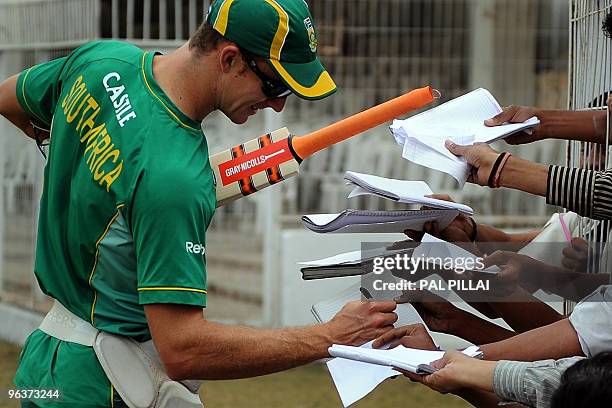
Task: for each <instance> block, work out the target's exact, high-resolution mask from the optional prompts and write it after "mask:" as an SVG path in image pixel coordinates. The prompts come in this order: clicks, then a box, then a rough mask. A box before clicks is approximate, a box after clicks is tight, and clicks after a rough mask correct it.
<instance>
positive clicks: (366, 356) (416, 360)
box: [328, 344, 482, 374]
mask: <svg viewBox="0 0 612 408" xmlns="http://www.w3.org/2000/svg"><path fill="white" fill-rule="evenodd" d="M328 350H329V354H330V355H332V356H334V357H339V358H344V359H347V360H352V361H359V362H362V363H368V364H372V365H379V366H384V367H391V368H394V367H395V368H399V369H402V370H405V371H408V372H411V373H414V374H431V373H433V372H435V371H436V369H435V368H433V367H432V366H431V365H430V364H431V363H432V362H434V361H436V360H439V359H441V358H442V357H443V356H444V351H437V350H436V351H432V350H419V349H413V348H408V347H404V346H402V345H399V346H397V347H395V348H392V349H387V350H384V349H373V348H368V347H354V346H343V345H339V344H334V345H332V346H331V347H330V348H329V349H328ZM463 352H464V353H465V354H466V355H469V356H470V357H479V356H481V355H482V353H481V352H480V350H479V348H478V346H470V347H468V348H467V349H465V350H464V351H463Z"/></svg>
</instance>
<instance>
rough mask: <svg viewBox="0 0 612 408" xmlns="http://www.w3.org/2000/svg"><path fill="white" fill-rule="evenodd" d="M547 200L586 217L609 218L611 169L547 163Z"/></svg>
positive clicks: (611, 183) (610, 215) (611, 214)
mask: <svg viewBox="0 0 612 408" xmlns="http://www.w3.org/2000/svg"><path fill="white" fill-rule="evenodd" d="M546 202H547V203H548V204H552V205H556V206H559V207H563V208H567V209H568V210H570V211H574V212H576V213H578V214H580V215H582V216H585V217H589V218H593V219H600V220H605V219H612V170H606V171H593V170H585V169H579V168H573V167H562V166H550V169H549V170H548V180H547V187H546Z"/></svg>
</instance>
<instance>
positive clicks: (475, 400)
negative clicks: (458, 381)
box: [455, 388, 514, 408]
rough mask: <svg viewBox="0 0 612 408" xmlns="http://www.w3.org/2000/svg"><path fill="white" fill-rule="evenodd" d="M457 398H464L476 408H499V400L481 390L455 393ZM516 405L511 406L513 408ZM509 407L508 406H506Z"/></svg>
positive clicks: (465, 390) (467, 389)
mask: <svg viewBox="0 0 612 408" xmlns="http://www.w3.org/2000/svg"><path fill="white" fill-rule="evenodd" d="M455 394H456V395H457V396H459V397H461V398H463V399H464V400H466V401H467V402H469V403H470V404H472V405H473V406H475V407H476V408H498V407H499V398H497V396H496V395H495V394H494V393H492V392H487V391H482V390H480V389H469V388H466V389H464V390H461V391H458V392H456V393H455ZM513 406H514V405H510V407H513ZM505 407H507V406H505Z"/></svg>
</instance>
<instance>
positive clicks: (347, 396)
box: [313, 284, 425, 407]
mask: <svg viewBox="0 0 612 408" xmlns="http://www.w3.org/2000/svg"><path fill="white" fill-rule="evenodd" d="M359 286H360V285H359V284H356V285H354V286H353V287H352V288H351V289H349V291H352V293H353V294H354V295H353V296H352V298H351V299H350V300H348V301H351V300H359V299H361V294H360V292H359ZM341 297H342V300H343V301H344V300H346V299H347V297H348V296H347V293H345V292H343V293H342V294H341ZM348 301H347V302H345V303H343V304H340V303H341V302H334V300H333V299H330V300H328V301H325V303H324V304H323V305H320V304H316V305H314V306H313V309H317V312H318V314H319V316H320V317H323V316H325V318H328V319H331V317H333V316H334V315H335V314H336V313H337V312H338V311H340V309H341V308H342V306H344V304H346V303H348ZM320 303H323V302H320ZM331 305H333V306H334V307H335V308H336V309H335V310H332V309H323V308H324V307H327V306H331ZM395 312H396V313H397V317H398V320H397V322H395V324H394V326H395V327H401V326H405V325H408V324H415V323H423V324H425V323H424V322H423V319H421V316H420V315H419V314H418V312H417V311H416V309H415V308H414V307H413V306H412V305H411V304H410V303H402V304H399V305H397V309H396V310H395ZM372 343H373V341H370V342H368V343H366V344H364V345H362V346H361V348H372ZM327 369H328V370H329V373H330V375H331V377H332V380H333V381H334V385H335V386H336V390H337V391H338V395H339V396H340V400H342V404H343V405H344V406H345V407H348V406H349V405H351V404H353V403H355V402H357V401H359V400H360V399H361V398H363V397H365V396H366V395H368V394H369V393H370V392H372V391H373V390H374V389H375V388H376V387H377V386H378V384H380V383H382V382H383V381H384V380H386V379H387V378H389V377H393V376H396V375H400V373H398V372H397V371H395V370H394V369H393V368H391V367H386V366H382V365H376V364H368V363H363V362H360V361H354V360H349V359H344V358H334V359H331V360H329V361H328V362H327Z"/></svg>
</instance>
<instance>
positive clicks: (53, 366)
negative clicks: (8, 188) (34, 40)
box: [15, 41, 216, 407]
mask: <svg viewBox="0 0 612 408" xmlns="http://www.w3.org/2000/svg"><path fill="white" fill-rule="evenodd" d="M154 55H155V53H153V52H143V50H141V49H139V48H137V47H135V46H133V45H130V44H127V43H123V42H114V41H113V42H110V41H109V42H93V43H89V44H86V45H84V46H82V47H80V48H78V49H77V50H75V51H74V52H72V53H71V54H70V55H69V56H67V57H64V58H59V59H57V60H54V61H51V62H48V63H44V64H40V65H37V66H34V67H32V68H30V69H27V70H25V71H23V72H22V73H21V74H20V76H19V79H18V82H17V98H18V100H19V103H20V104H21V106H22V107H23V109H24V110H25V111H26V112H27V113H28V114H29V115H31V116H32V117H33V118H36V119H37V120H38V121H40V122H42V123H44V124H46V125H48V126H49V127H50V129H51V144H50V150H49V160H48V163H47V165H46V168H45V181H44V187H43V194H42V198H41V205H40V218H39V222H38V242H37V247H36V263H35V273H36V277H37V279H38V282H39V283H40V286H41V288H42V290H43V291H44V292H45V293H46V294H48V295H49V296H51V297H53V298H55V299H57V300H58V301H60V302H61V303H62V304H63V305H64V306H65V307H66V308H67V309H68V310H70V311H71V312H73V313H74V314H76V315H77V316H79V317H80V318H82V319H84V320H86V321H88V322H90V323H91V324H92V325H93V326H95V327H96V328H98V329H100V330H103V331H106V332H109V333H115V334H120V335H125V336H129V337H132V338H134V339H136V340H137V341H146V340H149V339H150V338H151V335H150V333H149V330H148V326H147V321H146V318H145V314H144V309H143V305H145V304H151V303H174V304H184V305H194V306H199V307H204V306H205V305H206V260H205V246H204V245H205V232H206V229H207V227H208V225H209V223H210V221H211V218H212V216H213V213H214V211H215V207H216V198H215V189H214V183H213V175H212V171H211V168H210V164H209V162H208V155H209V154H208V147H207V144H206V139H205V137H204V135H203V134H202V130H201V127H200V124H199V123H196V122H194V121H193V120H191V119H190V118H188V117H187V116H185V115H184V114H183V113H181V112H180V111H179V109H177V108H176V106H175V105H174V104H173V103H172V102H171V101H170V99H169V98H168V97H167V96H166V95H165V94H164V92H163V91H162V90H161V88H160V87H159V86H158V84H157V83H156V81H155V79H154V78H153V71H152V61H153V57H154ZM15 385H16V386H18V387H19V388H50V389H59V390H60V391H61V393H62V399H61V401H59V402H58V401H55V402H54V401H52V400H37V401H36V404H40V406H55V405H57V406H62V407H66V406H75V407H76V406H78V407H85V406H118V405H119V404H120V403H121V400H120V397H119V396H118V395H117V394H116V392H115V391H114V389H113V387H112V385H111V384H110V382H109V381H108V379H107V378H106V375H105V374H104V372H103V371H102V368H101V366H100V365H99V363H98V361H97V359H96V356H95V354H94V352H93V349H92V348H90V347H85V346H81V345H79V344H75V343H68V342H64V341H61V340H58V339H56V338H53V337H51V336H48V335H47V334H45V333H43V332H42V331H40V330H36V331H35V332H34V333H33V334H32V335H31V336H30V337H29V338H28V340H27V342H26V344H25V346H24V349H23V351H22V354H21V358H20V363H19V368H18V370H17V374H16V376H15ZM26 404H27V403H26Z"/></svg>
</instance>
